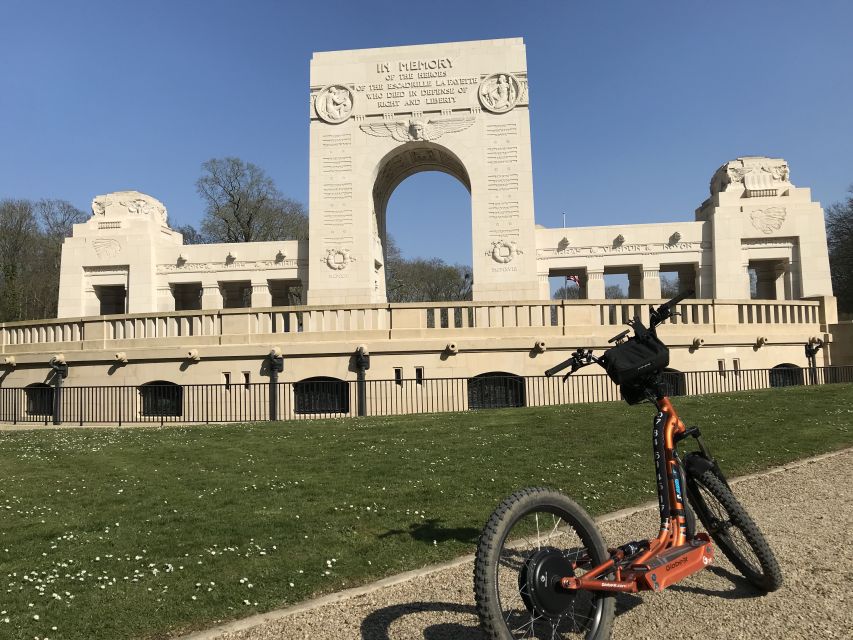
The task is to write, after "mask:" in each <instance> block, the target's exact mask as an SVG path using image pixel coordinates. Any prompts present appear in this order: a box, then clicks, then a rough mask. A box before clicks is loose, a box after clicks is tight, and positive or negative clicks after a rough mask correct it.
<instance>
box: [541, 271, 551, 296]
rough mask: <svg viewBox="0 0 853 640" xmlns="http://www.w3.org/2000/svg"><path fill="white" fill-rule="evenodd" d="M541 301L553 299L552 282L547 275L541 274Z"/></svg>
mask: <svg viewBox="0 0 853 640" xmlns="http://www.w3.org/2000/svg"><path fill="white" fill-rule="evenodd" d="M539 299H540V300H550V299H551V281H550V280H548V274H547V273H540V274H539Z"/></svg>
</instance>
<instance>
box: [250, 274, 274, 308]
mask: <svg viewBox="0 0 853 640" xmlns="http://www.w3.org/2000/svg"><path fill="white" fill-rule="evenodd" d="M252 306H253V307H271V306H272V293H271V292H270V287H269V284H268V283H267V281H266V280H259V281H258V280H253V281H252Z"/></svg>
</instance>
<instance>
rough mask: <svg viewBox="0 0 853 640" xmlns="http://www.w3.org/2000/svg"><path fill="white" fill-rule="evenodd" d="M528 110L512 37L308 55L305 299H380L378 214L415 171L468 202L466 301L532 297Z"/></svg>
mask: <svg viewBox="0 0 853 640" xmlns="http://www.w3.org/2000/svg"><path fill="white" fill-rule="evenodd" d="M528 107H529V100H528V89H527V61H526V54H525V48H524V43H523V41H522V40H521V39H520V38H514V39H507V40H487V41H477V42H457V43H449V44H436V45H419V46H412V47H395V48H388V49H364V50H357V51H335V52H328V53H315V54H314V57H313V58H312V60H311V125H310V129H311V156H310V172H309V175H310V178H309V180H310V184H309V211H310V217H309V227H310V228H309V265H310V266H309V269H308V277H309V284H308V303H309V304H365V303H384V302H386V296H385V273H384V266H385V265H384V262H385V258H384V241H385V237H386V234H385V211H386V208H387V205H388V200H389V198H390V196H391V193H392V192H393V191H394V188H396V187H397V185H399V184H400V183H401V182H402V181H403V180H405V179H406V178H407V177H409V176H411V175H413V174H415V173H419V172H421V171H442V172H444V173H447V174H450V175H452V176H454V177H455V178H457V179H458V180H459V181H460V182H461V183H462V184H464V185H465V187H466V188H467V189H468V191H469V193H470V194H471V225H472V243H473V247H472V257H473V259H472V265H471V266H472V269H473V287H472V289H473V297H474V299H475V300H533V299H536V298H537V297H538V295H539V287H538V279H537V274H536V237H535V224H534V215H533V176H532V164H531V154H530V118H529V111H528ZM439 232H440V230H437V233H439Z"/></svg>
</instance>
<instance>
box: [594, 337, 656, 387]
mask: <svg viewBox="0 0 853 640" xmlns="http://www.w3.org/2000/svg"><path fill="white" fill-rule="evenodd" d="M601 364H602V365H604V369H605V371H607V375H608V376H610V379H611V380H613V382H615V383H616V384H618V385H620V386H623V387H630V386H632V385H634V384H635V383H638V382H641V381H643V380H645V379H647V378H649V377H650V376H653V375H655V374H657V373H660V372H661V371H663V370H664V369H665V368H666V367H667V365H669V349H668V348H667V346H666V345H665V344H664V343H663V342H661V341H660V339H658V337H657V336H656V335H655V334H654V332H652V331H648V332H646V333H644V334H643V335H640V336H635V337H633V338H629V339H628V340H626V341H625V342H623V343H622V344H619V345H616V346H615V347H613V348H612V349H609V350H608V351H606V352H605V354H604V355H603V356H601Z"/></svg>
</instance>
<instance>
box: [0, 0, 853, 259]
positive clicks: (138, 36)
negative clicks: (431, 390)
mask: <svg viewBox="0 0 853 640" xmlns="http://www.w3.org/2000/svg"><path fill="white" fill-rule="evenodd" d="M851 24H853V3H850V2H845V1H836V2H831V1H821V2H805V1H802V0H801V1H796V2H793V1H783V0H776V1H774V2H763V1H762V2H753V1H750V2H742V1H741V2H723V1H718V2H713V3H707V2H696V1H685V2H674V1H673V2H652V1H646V2H638V1H631V2H627V1H626V2H615V1H614V2H599V3H594V2H570V1H556V0H554V1H550V2H544V1H522V0H517V1H516V2H503V1H497V0H490V1H489V2H460V1H459V0H456V1H454V2H443V1H440V0H432V1H430V2H423V3H407V2H395V3H383V2H368V1H363V2H351V1H350V2H341V1H338V0H327V1H325V2H260V1H251V0H246V1H243V2H237V1H231V2H223V1H212V0H206V1H202V0H194V1H187V0H182V1H176V0H172V1H146V2H121V1H117V0H113V1H110V2H95V1H88V2H87V1H82V0H81V1H79V2H67V1H65V2H43V1H39V2H36V1H29V0H28V1H17V0H0V198H5V197H14V198H33V199H37V198H43V197H48V198H64V199H67V200H70V201H71V202H72V203H74V204H75V205H76V206H78V207H80V208H83V209H86V210H88V209H89V203H90V202H91V199H92V198H93V197H94V196H95V195H98V194H101V193H107V192H109V191H116V190H122V189H138V190H140V191H144V192H146V193H149V194H151V195H153V196H155V197H157V198H159V199H160V200H162V201H163V202H164V203H165V204H166V206H167V208H168V209H169V215H170V220H171V221H173V222H177V223H187V222H191V223H195V222H197V221H198V219H199V217H200V214H201V212H202V204H201V201H200V200H199V198H198V196H197V195H196V192H195V181H196V179H197V178H198V177H199V175H200V165H201V163H202V162H204V161H205V160H207V159H209V158H212V157H222V156H227V155H236V156H239V157H241V158H243V159H245V160H248V161H251V162H254V163H256V164H258V165H260V166H261V167H263V168H264V169H265V170H266V171H267V172H268V173H269V174H270V175H271V176H272V177H273V178H274V179H275V181H276V183H277V184H278V186H279V188H280V189H281V190H282V191H283V192H284V193H285V194H287V195H289V196H291V197H294V198H296V199H299V200H302V201H303V202H307V192H308V64H309V60H310V58H311V53H312V51H324V50H336V49H355V48H366V47H382V46H391V45H404V44H420V43H431V42H447V41H454V40H476V39H489V38H503V37H516V36H521V37H523V38H524V39H525V42H526V44H527V55H528V72H529V78H530V95H531V127H532V133H533V140H532V143H533V167H534V188H535V206H536V218H537V222H539V223H540V224H544V225H546V226H560V225H561V223H562V222H561V221H562V215H561V214H562V212H564V211H565V212H566V213H567V219H568V223H569V225H590V224H608V223H613V224H619V223H635V222H654V221H663V220H691V219H692V218H693V210H694V209H695V207H696V206H698V205H699V204H700V203H701V202H702V200H703V199H704V198H705V197H706V196H707V193H708V191H707V190H708V180H709V178H710V177H711V174H712V173H713V171H714V170H715V169H716V168H717V167H718V166H719V165H720V164H722V163H723V162H725V161H727V160H729V159H732V158H735V157H736V156H738V155H770V156H781V157H784V158H786V159H787V160H788V161H789V163H790V166H791V179H792V181H793V182H794V183H795V184H797V185H803V186H810V187H812V189H813V192H814V196H815V197H816V198H818V199H819V200H820V201H821V202H822V203H824V204H827V203H831V202H835V201H838V200H840V199H841V198H842V197H844V195H845V192H846V189H847V187H848V186H849V185H850V184H851V183H853V82H851V80H853V37H851V35H850V33H851V32H850V25H851ZM469 211H470V204H469V200H468V196H467V192H466V191H465V190H464V188H463V187H462V186H461V185H459V184H458V183H455V182H454V180H453V179H452V178H450V177H448V176H445V175H443V174H435V173H429V174H418V175H417V176H414V177H412V178H410V179H408V180H406V181H405V182H404V183H403V184H402V185H401V186H400V187H399V188H398V190H397V191H396V192H395V194H394V196H393V197H392V201H391V205H390V208H389V228H390V230H391V232H392V233H393V234H394V235H395V236H396V237H397V239H398V242H399V244H400V245H401V247H402V248H403V250H404V253H405V254H406V255H409V256H414V255H423V256H439V257H442V258H444V259H446V260H448V261H451V262H456V261H458V262H465V263H468V262H470V258H471V256H470V253H471V249H470V215H469ZM439 228H445V229H447V230H450V231H451V233H450V234H448V233H444V232H441V233H438V232H437V229H439ZM449 235H457V236H458V238H459V239H458V241H456V242H450V241H448V236H449Z"/></svg>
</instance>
